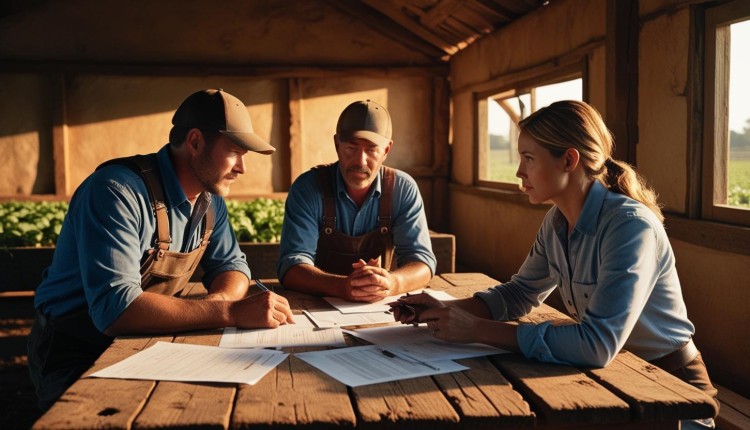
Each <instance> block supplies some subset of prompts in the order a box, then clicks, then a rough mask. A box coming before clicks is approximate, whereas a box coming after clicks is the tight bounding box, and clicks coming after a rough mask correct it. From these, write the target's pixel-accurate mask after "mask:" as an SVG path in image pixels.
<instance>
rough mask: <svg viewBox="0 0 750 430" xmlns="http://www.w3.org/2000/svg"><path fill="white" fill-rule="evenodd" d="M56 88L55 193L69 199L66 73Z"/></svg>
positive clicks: (54, 107) (57, 82)
mask: <svg viewBox="0 0 750 430" xmlns="http://www.w3.org/2000/svg"><path fill="white" fill-rule="evenodd" d="M54 88H55V90H54V93H53V97H52V99H53V103H54V106H53V108H52V112H53V113H52V115H53V117H52V148H53V153H54V160H55V161H54V163H55V195H56V196H57V197H59V198H61V199H67V197H68V196H70V194H71V190H70V154H69V148H68V119H67V112H66V103H67V100H66V99H67V97H66V82H65V75H60V76H59V78H58V79H57V80H56V82H55V85H54Z"/></svg>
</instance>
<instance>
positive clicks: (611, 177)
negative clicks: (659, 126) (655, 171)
mask: <svg viewBox="0 0 750 430" xmlns="http://www.w3.org/2000/svg"><path fill="white" fill-rule="evenodd" d="M603 170H604V171H603V172H602V174H601V178H600V180H601V181H602V182H603V183H604V185H606V186H607V188H609V189H610V190H611V191H614V192H616V193H619V194H623V195H626V196H628V197H630V198H631V199H633V200H637V201H639V202H641V203H643V204H644V205H646V206H647V207H648V208H649V209H651V211H652V212H653V213H654V214H656V216H657V217H658V218H659V221H661V222H664V215H663V214H662V213H661V207H660V206H659V204H658V203H657V201H656V193H655V192H654V190H653V189H651V188H650V187H649V186H648V185H647V184H646V181H645V180H644V179H643V177H642V176H641V175H639V174H638V173H637V172H636V171H635V170H634V169H633V168H632V167H631V166H630V165H629V164H627V163H625V162H622V161H617V160H615V159H613V158H611V157H607V159H606V160H604V169H603Z"/></svg>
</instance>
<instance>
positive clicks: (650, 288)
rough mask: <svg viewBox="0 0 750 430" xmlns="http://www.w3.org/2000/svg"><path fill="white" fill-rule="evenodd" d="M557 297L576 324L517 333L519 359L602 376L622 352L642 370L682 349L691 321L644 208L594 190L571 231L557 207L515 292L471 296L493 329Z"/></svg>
mask: <svg viewBox="0 0 750 430" xmlns="http://www.w3.org/2000/svg"><path fill="white" fill-rule="evenodd" d="M555 287H558V288H559V290H560V293H561V295H562V298H563V302H564V303H565V306H566V307H567V310H568V312H569V313H570V315H571V316H572V317H573V318H574V319H576V320H577V322H578V323H577V324H572V325H565V326H553V325H551V323H549V322H545V323H541V324H521V325H519V327H518V333H517V339H518V343H519V346H520V348H521V351H522V352H523V354H524V355H525V356H527V357H530V358H535V359H538V360H540V361H546V362H552V363H564V364H573V365H583V366H594V367H602V366H605V365H607V363H609V362H610V361H611V360H612V359H613V358H614V357H615V355H616V354H617V353H618V352H619V351H620V350H621V349H622V348H625V349H626V350H628V351H630V352H632V353H634V354H635V355H637V356H639V357H641V358H643V359H644V360H653V359H656V358H659V357H662V356H664V355H666V354H668V353H670V352H672V351H674V350H676V349H677V348H679V347H680V346H682V345H683V344H684V343H686V342H687V341H688V340H689V339H690V337H691V336H692V335H693V333H694V331H695V329H694V327H693V324H692V323H691V322H690V320H688V317H687V310H686V308H685V303H684V301H683V299H682V290H681V288H680V281H679V279H678V278H677V270H676V269H675V258H674V253H673V252H672V247H671V245H670V244H669V239H668V238H667V234H666V232H665V231H664V227H663V226H662V224H661V222H660V221H659V219H658V218H657V217H656V215H655V214H654V213H653V212H652V211H651V210H649V209H648V207H646V206H645V205H643V204H641V203H639V202H637V201H635V200H633V199H630V198H628V197H626V196H624V195H622V194H618V193H614V192H610V191H608V190H607V189H606V187H605V186H604V185H602V184H601V183H600V182H598V181H595V182H594V184H593V185H592V187H591V190H590V191H589V194H588V196H587V197H586V202H585V203H584V206H583V210H582V212H581V215H580V217H579V219H578V222H577V223H576V226H575V228H574V229H573V232H572V233H571V235H570V236H568V223H567V220H566V219H565V217H564V216H563V215H562V213H561V212H560V211H559V210H558V209H557V207H552V209H550V211H549V212H548V213H547V215H546V217H545V218H544V222H543V223H542V226H541V228H540V229H539V232H538V233H537V236H536V240H535V242H534V245H533V247H532V248H531V252H530V253H529V256H528V257H526V261H524V263H523V265H522V266H521V268H520V270H519V271H518V274H516V275H513V277H512V278H511V280H510V281H509V282H506V283H504V284H501V285H498V286H496V287H493V288H490V289H488V290H487V291H484V292H479V293H476V294H475V297H479V298H480V299H482V300H484V301H485V302H486V304H487V306H488V307H489V309H490V310H491V312H492V316H493V318H495V319H497V320H503V321H507V320H514V319H517V318H519V317H521V316H523V315H526V314H527V313H529V312H530V311H531V308H532V307H535V306H539V304H540V303H541V302H542V301H543V300H544V299H545V298H546V297H547V296H548V295H549V294H550V293H551V292H552V290H553V289H554V288H555Z"/></svg>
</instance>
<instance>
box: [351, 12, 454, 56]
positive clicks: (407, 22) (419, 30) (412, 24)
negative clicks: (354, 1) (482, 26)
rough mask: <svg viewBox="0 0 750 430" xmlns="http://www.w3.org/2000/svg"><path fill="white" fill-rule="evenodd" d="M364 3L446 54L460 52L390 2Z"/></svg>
mask: <svg viewBox="0 0 750 430" xmlns="http://www.w3.org/2000/svg"><path fill="white" fill-rule="evenodd" d="M362 3H365V4H367V5H368V6H370V7H372V8H374V9H377V10H378V11H379V12H380V13H382V14H383V15H385V16H387V17H388V18H390V19H391V20H393V21H394V22H395V23H396V24H398V25H400V26H401V27H403V28H405V29H406V30H408V31H409V32H411V33H412V34H414V35H415V36H417V37H419V38H421V39H422V40H424V41H425V42H427V43H429V44H431V45H432V46H435V47H436V48H438V49H440V50H442V51H443V52H444V53H445V54H448V55H453V54H455V53H456V52H457V51H458V48H457V47H456V46H453V45H452V44H450V43H448V42H446V41H445V40H443V39H442V38H440V37H439V36H437V35H436V34H435V33H433V32H431V31H429V30H428V29H426V28H424V27H422V26H421V25H419V24H418V23H417V22H416V21H414V20H413V19H411V18H409V17H408V16H407V15H406V14H404V13H403V12H402V11H401V10H400V9H399V8H397V7H396V6H394V5H393V3H392V2H390V1H382V0H362Z"/></svg>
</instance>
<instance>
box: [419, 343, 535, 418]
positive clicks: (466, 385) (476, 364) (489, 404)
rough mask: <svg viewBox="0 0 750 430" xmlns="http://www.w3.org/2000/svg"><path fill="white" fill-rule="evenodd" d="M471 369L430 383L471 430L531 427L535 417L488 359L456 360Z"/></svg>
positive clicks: (447, 375)
mask: <svg viewBox="0 0 750 430" xmlns="http://www.w3.org/2000/svg"><path fill="white" fill-rule="evenodd" d="M458 362H459V363H461V364H463V365H464V366H467V367H469V368H470V370H465V371H463V372H456V373H449V374H445V375H435V376H433V379H434V380H435V382H436V383H437V385H438V386H439V387H440V389H441V390H442V391H443V393H444V394H445V396H446V397H447V398H448V401H450V402H451V404H452V405H453V407H454V408H455V409H456V410H457V411H458V413H459V414H460V415H461V425H462V426H463V427H464V428H471V429H485V428H486V429H491V428H497V427H503V428H505V427H514V428H515V427H530V426H533V425H534V424H535V423H536V414H535V413H534V412H532V411H531V409H530V408H529V404H528V403H527V402H526V401H525V400H524V399H523V396H521V394H520V393H518V392H517V391H515V390H514V389H513V387H512V386H511V384H510V382H509V381H508V380H507V379H505V377H504V376H503V375H502V374H501V373H500V371H498V370H497V368H496V367H495V366H493V365H492V363H491V362H490V361H489V360H488V359H487V358H484V357H482V358H470V359H464V360H458Z"/></svg>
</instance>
